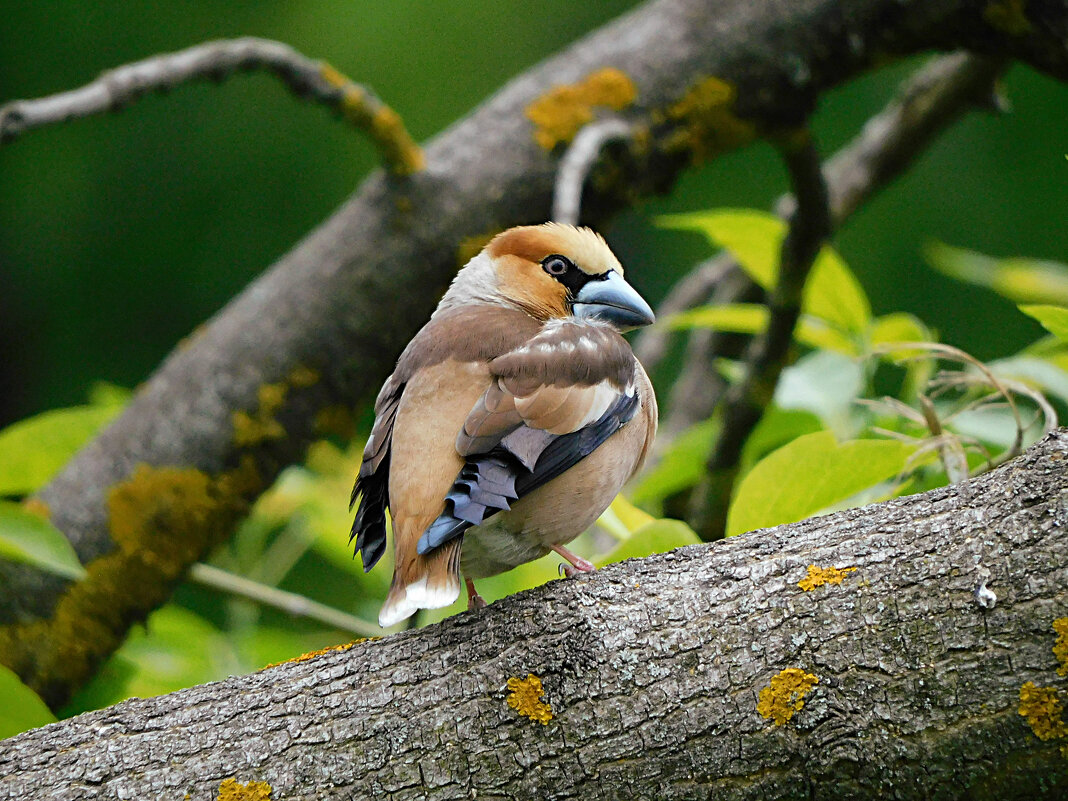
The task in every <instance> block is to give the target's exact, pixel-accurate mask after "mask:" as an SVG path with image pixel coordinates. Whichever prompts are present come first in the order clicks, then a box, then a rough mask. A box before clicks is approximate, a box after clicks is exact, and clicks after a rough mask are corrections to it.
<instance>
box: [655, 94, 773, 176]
mask: <svg viewBox="0 0 1068 801" xmlns="http://www.w3.org/2000/svg"><path fill="white" fill-rule="evenodd" d="M734 100H735V89H734V86H732V85H731V84H730V83H727V82H726V81H724V80H722V79H720V78H716V77H708V78H704V79H702V80H700V81H698V82H697V83H696V84H695V85H694V86H693V87H691V88H690V90H689V91H688V92H687V93H686V94H685V95H684V96H683V98H682V99H681V100H679V101H678V102H677V103H674V104H673V105H671V106H669V107H668V109H667V117H668V119H670V120H673V121H675V122H677V123H681V128H680V130H679V132H678V133H676V134H675V135H674V136H673V137H670V138H669V139H668V141H667V142H666V143H665V146H666V149H668V150H677V149H685V150H689V151H691V152H692V153H693V160H694V161H695V162H702V161H706V160H707V159H709V158H712V157H713V156H716V155H718V154H719V153H723V152H725V151H727V150H733V149H734V148H736V147H739V146H740V145H743V144H745V143H746V142H749V141H751V140H752V139H753V138H754V137H755V136H756V127H755V126H754V125H753V124H752V123H750V122H746V121H745V120H742V119H739V118H738V117H737V116H736V115H735V113H734Z"/></svg>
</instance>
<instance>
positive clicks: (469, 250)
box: [456, 228, 501, 267]
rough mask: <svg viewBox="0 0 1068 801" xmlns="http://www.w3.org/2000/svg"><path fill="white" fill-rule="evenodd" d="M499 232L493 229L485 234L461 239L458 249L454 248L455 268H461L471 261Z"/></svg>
mask: <svg viewBox="0 0 1068 801" xmlns="http://www.w3.org/2000/svg"><path fill="white" fill-rule="evenodd" d="M500 232H501V229H500V228H495V229H493V230H492V231H489V232H487V233H485V234H477V235H475V236H468V237H464V238H463V239H461V240H460V245H459V247H457V248H456V266H457V267H463V266H464V265H465V264H467V262H469V261H471V259H473V258H474V257H475V256H477V255H478V254H479V253H481V252H482V248H484V247H486V245H488V244H489V243H490V240H491V239H493V237H495V236H497V234H499V233H500Z"/></svg>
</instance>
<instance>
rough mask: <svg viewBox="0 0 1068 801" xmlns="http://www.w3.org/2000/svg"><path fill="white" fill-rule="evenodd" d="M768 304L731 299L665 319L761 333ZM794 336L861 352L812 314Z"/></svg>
mask: <svg viewBox="0 0 1068 801" xmlns="http://www.w3.org/2000/svg"><path fill="white" fill-rule="evenodd" d="M768 317H769V313H768V308H767V306H762V305H761V304H759V303H731V304H724V305H722V306H700V307H698V308H696V309H690V310H688V311H684V312H678V313H677V314H673V315H671V316H670V317H668V318H666V319H665V321H664V322H665V324H666V325H667V326H668V327H669V328H671V329H672V330H676V331H678V330H689V329H692V328H708V329H712V330H715V331H730V332H732V333H738V334H757V333H760V332H762V331H763V330H764V329H765V328H767V326H768ZM794 338H795V339H796V340H797V341H798V342H800V343H801V344H802V345H807V346H808V347H810V348H816V349H825V350H834V351H838V352H839V353H845V354H848V355H851V356H852V355H857V354H858V353H859V349H858V347H857V345H856V343H855V342H853V341H852V340H851V339H849V337H846V336H844V335H843V334H841V333H840V332H839V331H838V329H836V328H832V327H831V326H829V325H828V324H827V323H826V322H825V321H824V320H821V319H820V318H818V317H813V316H812V315H810V314H803V315H801V319H800V320H799V321H798V326H797V330H796V331H795V332H794Z"/></svg>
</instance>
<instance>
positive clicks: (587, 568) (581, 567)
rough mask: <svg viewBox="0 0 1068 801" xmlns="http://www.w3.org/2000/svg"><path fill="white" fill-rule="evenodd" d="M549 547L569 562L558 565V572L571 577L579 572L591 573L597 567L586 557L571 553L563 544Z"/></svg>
mask: <svg viewBox="0 0 1068 801" xmlns="http://www.w3.org/2000/svg"><path fill="white" fill-rule="evenodd" d="M549 547H550V548H552V549H553V550H554V551H556V552H557V553H558V554H560V556H562V557H564V559H566V560H567V561H568V562H570V564H567V565H565V564H561V565H560V572H561V573H563V574H564V575H565V576H567V577H568V578H571V577H572V576H577V575H578V574H579V573H592V572H593V571H594V570H596V569H597V568H596V567H594V565H593V562H590V561H588V560H586V559H583V558H582V557H581V556H578V555H576V554H573V553H571V551H569V550H568V549H567V548H565V547H564V546H563V545H550V546H549Z"/></svg>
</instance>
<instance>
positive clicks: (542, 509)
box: [350, 223, 657, 626]
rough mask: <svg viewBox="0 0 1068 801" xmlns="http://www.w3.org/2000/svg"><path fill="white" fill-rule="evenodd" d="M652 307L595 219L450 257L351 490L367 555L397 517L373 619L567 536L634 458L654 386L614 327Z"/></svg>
mask: <svg viewBox="0 0 1068 801" xmlns="http://www.w3.org/2000/svg"><path fill="white" fill-rule="evenodd" d="M651 322H653V312H652V310H651V309H650V308H649V304H647V303H646V302H645V301H644V300H643V299H642V297H641V296H640V295H639V294H638V293H637V292H635V291H634V289H632V288H631V286H630V285H629V284H628V283H627V282H626V281H624V280H623V268H622V267H621V266H620V264H619V262H618V261H617V260H616V257H615V256H614V255H613V254H612V251H611V250H609V249H608V245H607V244H605V241H604V240H603V239H602V238H601V237H600V236H599V235H598V234H595V233H594V232H593V231H591V230H589V229H588V228H574V227H572V226H568V225H558V224H555V223H547V224H545V225H536V226H525V227H520V228H512V229H511V230H508V231H505V232H504V233H501V234H499V235H498V236H496V237H495V238H494V239H493V240H492V241H491V242H490V243H489V245H487V246H486V248H485V249H484V250H483V251H482V252H481V253H480V254H479V255H477V256H475V258H473V259H472V260H471V261H470V262H468V264H467V265H466V266H465V267H464V268H463V269H462V270H460V272H459V273H458V274H457V275H456V278H455V279H454V280H453V282H452V285H451V286H450V287H449V289H448V291H447V292H446V293H445V296H444V297H443V298H442V300H441V303H439V304H438V307H437V310H436V311H435V312H434V314H433V316H432V317H431V318H430V322H428V323H427V324H426V325H425V326H423V329H422V330H421V331H420V332H419V333H418V334H416V335H415V338H414V339H413V340H412V341H411V342H410V343H409V344H408V347H407V348H405V349H404V352H403V353H402V354H401V356H400V359H399V360H398V361H397V368H396V370H395V371H394V373H393V375H391V376H390V377H389V379H388V380H387V381H386V383H385V385H384V386H383V387H382V391H381V392H380V393H379V394H378V400H377V401H376V403H375V414H376V418H375V422H374V427H373V428H372V430H371V436H370V438H369V439H368V440H367V447H366V449H365V450H364V452H363V462H362V464H361V465H360V473H359V476H358V477H357V479H356V486H355V487H354V488H353V491H352V504H353V505H355V503H356V500H357V499H360V507H359V511H358V512H357V513H356V519H355V521H354V522H353V524H352V535H351V537H350V542H351V540H352V539H355V540H356V552H357V553H359V554H360V555H361V557H362V559H363V567H364V570H365V571H367V570H370V569H371V568H372V567H373V566H374V564H375V563H376V562H377V561H378V560H379V559H380V558H381V556H382V553H383V552H384V551H385V549H386V509H387V507H388V508H389V511H390V515H391V517H392V520H393V548H394V554H395V563H394V564H395V566H394V570H393V584H392V586H391V587H390V590H389V595H388V597H387V598H386V602H385V604H383V606H382V611H381V612H380V613H379V615H378V622H379V624H380V625H382V626H392V625H393V624H395V623H397V622H399V621H401V620H404V619H405V618H407V617H409V616H411V615H412V614H413V613H414V612H415V611H416V610H418V609H436V608H438V607H443V606H448V605H449V604H451V603H452V602H453V601H455V600H456V598H457V596H458V595H459V593H460V573H461V572H463V574H464V575H465V576H466V581H467V591H468V599H469V604H470V605H471V606H472V607H475V606H481V605H484V602H483V601H482V599H481V598H480V597H479V596H478V595H477V594H476V592H475V589H474V584H473V583H472V579H477V578H483V577H486V576H494V575H497V574H498V573H503V572H504V571H506V570H510V569H511V568H513V567H516V566H517V565H520V564H523V563H524V562H529V561H531V560H534V559H537V558H539V557H541V556H545V555H546V554H548V553H549V551H556V552H557V553H558V554H560V555H561V556H562V557H563V558H564V559H566V560H567V561H568V562H570V563H571V565H572V567H571V568H567V569H566V572H568V574H569V575H570V574H572V573H574V572H575V571H576V570H577V571H589V570H592V569H593V565H591V564H590V563H589V562H587V561H586V560H584V559H581V558H580V557H578V556H575V555H574V554H572V553H571V552H570V551H568V550H567V549H566V548H565V547H564V546H565V545H567V544H568V543H569V542H571V541H572V540H573V539H575V537H577V536H578V535H579V534H581V533H582V532H583V531H585V530H586V529H587V528H588V527H589V526H590V525H592V524H593V522H594V521H595V520H596V519H597V518H598V516H600V514H601V513H602V512H603V511H604V510H605V509H606V508H607V507H608V505H609V504H610V503H611V502H612V499H613V498H614V497H615V496H616V494H617V493H618V492H619V490H620V489H621V488H622V486H623V484H624V482H626V481H627V479H629V478H630V477H631V476H632V475H633V474H634V473H635V472H637V470H638V468H639V467H640V466H641V464H642V461H643V460H644V459H645V455H646V454H647V453H648V451H649V446H650V445H651V443H652V441H653V437H654V435H655V434H656V421H657V417H656V415H657V412H656V399H655V398H654V396H653V387H652V385H651V384H650V383H649V378H648V377H647V376H646V374H645V371H644V370H643V369H642V366H641V365H640V364H639V363H638V360H637V359H636V358H635V357H634V354H633V353H632V352H631V349H630V346H629V345H628V344H627V342H626V340H624V339H623V337H622V336H620V332H621V331H626V330H629V329H631V328H636V327H638V326H642V325H648V324H649V323H651Z"/></svg>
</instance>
